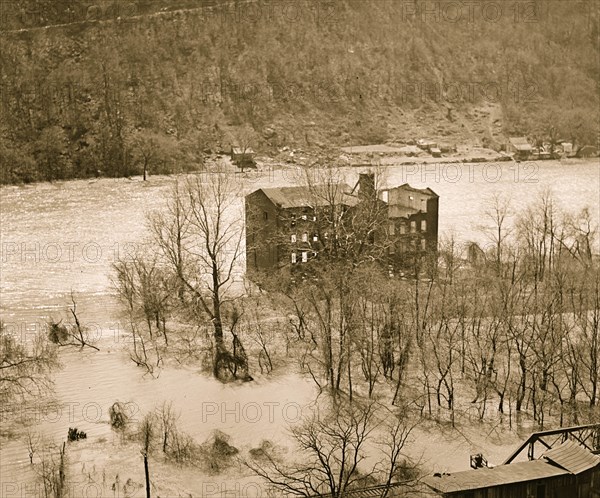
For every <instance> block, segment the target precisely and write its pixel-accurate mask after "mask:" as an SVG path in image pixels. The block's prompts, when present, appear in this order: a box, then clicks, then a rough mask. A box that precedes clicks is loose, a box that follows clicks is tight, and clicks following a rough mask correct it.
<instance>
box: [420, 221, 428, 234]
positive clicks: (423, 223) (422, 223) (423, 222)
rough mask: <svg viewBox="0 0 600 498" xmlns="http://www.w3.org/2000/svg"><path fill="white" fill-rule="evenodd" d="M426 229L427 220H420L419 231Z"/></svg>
mask: <svg viewBox="0 0 600 498" xmlns="http://www.w3.org/2000/svg"><path fill="white" fill-rule="evenodd" d="M426 231H427V220H421V232H426Z"/></svg>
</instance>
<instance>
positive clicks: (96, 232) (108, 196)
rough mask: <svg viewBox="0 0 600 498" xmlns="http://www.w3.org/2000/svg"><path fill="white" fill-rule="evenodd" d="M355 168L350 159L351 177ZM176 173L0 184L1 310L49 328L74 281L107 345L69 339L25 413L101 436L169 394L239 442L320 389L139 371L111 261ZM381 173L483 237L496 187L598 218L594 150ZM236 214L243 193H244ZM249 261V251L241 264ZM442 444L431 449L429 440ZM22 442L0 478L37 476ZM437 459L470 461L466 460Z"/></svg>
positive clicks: (255, 184)
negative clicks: (114, 419)
mask: <svg viewBox="0 0 600 498" xmlns="http://www.w3.org/2000/svg"><path fill="white" fill-rule="evenodd" d="M358 172H359V170H358V169H351V168H348V169H347V170H345V171H344V174H345V176H346V180H347V181H348V183H351V184H352V183H353V182H354V181H355V180H356V177H357V175H358ZM297 176H298V175H297V174H296V173H294V172H291V171H282V170H267V171H263V172H262V173H259V174H252V175H245V176H243V175H240V177H239V178H240V186H241V187H242V189H243V190H244V191H245V192H249V191H252V190H254V189H255V188H259V187H271V186H282V185H285V184H288V183H289V182H293V181H295V180H297ZM173 182H174V179H173V178H169V177H152V178H150V180H149V181H148V182H145V183H144V182H141V181H140V180H139V179H137V178H135V179H133V180H127V179H118V180H113V179H102V180H97V181H71V182H64V183H55V184H38V185H31V186H17V187H3V188H2V189H1V190H0V213H1V217H0V224H1V246H2V261H1V266H0V270H1V292H2V295H1V297H2V303H1V312H2V313H1V316H2V319H3V320H4V321H5V322H6V323H7V326H8V327H9V329H10V330H11V331H12V332H13V333H15V334H17V335H18V336H19V337H21V338H23V339H24V340H26V339H27V337H30V335H31V334H35V333H38V332H39V331H41V330H43V326H44V323H45V322H46V320H47V319H48V318H53V319H60V318H63V317H64V318H67V313H68V311H67V306H68V304H69V299H68V296H69V293H70V292H71V291H73V292H74V293H75V295H76V296H77V301H78V311H79V313H80V317H81V319H82V321H83V322H84V323H85V324H86V325H88V326H89V327H91V328H92V329H93V330H94V331H95V333H96V334H97V335H98V336H99V337H101V340H100V344H99V345H100V347H101V351H100V352H93V351H86V352H76V351H68V352H67V351H65V352H63V353H62V356H61V359H62V363H63V365H64V369H63V370H61V371H60V372H59V373H58V374H57V376H56V379H55V386H56V401H57V403H58V405H51V406H50V407H45V408H43V407H42V406H41V405H35V404H34V406H33V407H29V408H28V409H27V410H26V411H27V413H26V414H25V415H26V416H27V417H29V418H30V419H34V420H35V421H36V424H37V425H39V429H40V431H41V432H43V433H44V434H46V435H47V436H48V437H54V438H55V439H56V440H60V439H63V438H64V436H65V435H66V430H67V429H68V427H69V426H75V425H77V426H78V427H79V428H80V429H82V430H84V431H86V432H88V434H91V435H94V437H100V436H103V435H104V436H106V437H109V436H110V430H109V427H108V425H107V423H106V421H107V409H108V407H109V406H110V404H111V403H112V402H113V401H115V400H121V401H130V402H131V404H130V405H129V407H130V409H131V411H132V413H134V414H136V415H139V414H141V413H143V412H145V411H147V410H149V409H151V408H153V407H154V406H156V405H157V404H159V403H160V402H162V401H164V400H172V401H173V403H174V406H175V407H176V408H177V409H178V410H180V411H181V413H182V418H181V426H182V428H183V429H184V430H186V431H187V432H189V433H190V434H191V435H192V436H194V437H195V438H196V439H198V440H203V439H204V438H205V437H206V436H207V435H208V433H209V432H210V431H211V430H212V429H215V428H219V429H221V430H223V431H225V432H227V433H228V434H230V435H231V436H232V438H233V440H234V442H235V443H236V444H248V445H254V444H257V443H258V442H259V441H260V440H261V439H265V438H267V439H277V438H278V437H283V435H284V433H285V427H286V425H287V423H288V422H293V421H294V420H296V419H297V416H298V410H297V408H298V406H306V405H308V404H309V403H310V402H311V400H312V398H313V397H314V390H313V387H312V383H311V382H310V380H307V379H303V378H301V377H299V376H298V375H295V374H291V373H290V374H287V375H284V376H282V377H280V378H277V379H258V380H257V382H254V383H252V384H247V385H243V386H222V385H220V384H218V383H216V382H215V381H213V380H212V379H210V378H208V377H207V376H206V375H204V374H202V373H200V372H198V368H197V366H194V365H189V366H185V367H181V368H179V369H175V368H170V369H165V370H164V371H163V372H162V373H161V375H160V377H159V378H158V379H151V378H148V377H144V376H143V375H142V372H141V371H140V370H139V369H137V368H136V367H135V366H134V364H133V363H131V362H130V361H129V360H128V359H127V357H126V354H125V353H124V351H123V350H122V346H123V340H124V335H123V331H124V329H123V325H122V324H121V322H120V319H119V312H118V306H117V304H116V302H115V299H114V297H113V296H112V294H113V290H112V287H111V265H112V263H113V262H114V261H115V260H116V259H117V258H118V257H119V256H126V255H127V253H128V252H130V251H132V250H133V248H134V247H135V246H136V245H139V244H141V243H142V242H143V241H144V236H145V234H146V226H145V214H146V213H148V212H150V211H153V210H157V209H161V208H162V207H163V206H164V202H165V195H166V194H168V192H169V188H170V186H171V185H172V184H173ZM386 182H387V183H388V184H389V185H397V184H400V183H405V182H408V183H410V184H411V185H413V186H415V187H424V186H429V187H431V188H432V189H433V190H434V191H436V192H437V193H438V194H439V195H440V235H442V236H443V235H444V234H448V233H450V232H454V233H455V235H456V236H457V238H458V239H459V240H460V241H463V242H466V241H468V240H477V241H479V242H486V239H485V236H484V235H483V234H482V233H481V231H480V228H481V225H485V224H486V221H485V219H484V217H483V216H482V212H483V211H484V210H485V209H486V207H487V206H489V203H490V199H491V197H492V196H493V195H495V194H502V193H504V194H509V195H510V197H511V199H512V205H513V207H514V209H515V211H516V212H518V211H520V210H522V209H523V207H524V206H526V205H527V204H528V203H530V202H531V201H533V200H534V199H535V198H536V197H537V196H538V195H539V194H540V193H541V192H543V191H544V190H547V189H551V190H552V191H553V193H554V195H555V198H556V199H557V201H558V203H559V204H560V205H561V206H562V207H565V208H568V209H569V210H579V209H581V208H583V207H585V206H589V207H590V208H591V211H592V215H593V216H594V217H595V220H596V221H598V216H599V215H598V211H599V206H600V201H599V199H598V193H599V192H600V168H599V165H598V162H597V161H573V162H568V163H561V162H558V161H552V162H544V163H539V164H535V165H533V166H532V165H527V164H524V163H521V165H517V164H513V163H498V164H497V165H492V166H490V165H462V164H461V165H458V167H457V166H450V165H440V164H437V165H431V164H430V165H427V166H424V165H423V166H404V167H389V168H387V170H386ZM239 206H240V215H241V213H242V206H243V203H242V197H240V199H239ZM238 271H239V273H240V274H242V273H243V263H242V264H241V265H240V267H239V268H238ZM434 453H435V452H434ZM27 460H28V457H27V452H26V450H25V447H24V445H23V443H22V442H20V441H12V442H5V443H4V445H3V448H2V454H1V466H0V467H1V470H0V480H2V481H3V482H7V481H10V480H13V481H14V480H18V481H23V480H26V479H29V478H31V475H30V474H29V467H28V464H27ZM456 460H457V459H455V461H448V462H437V463H438V465H443V464H444V463H446V464H447V468H449V469H451V470H453V469H454V468H463V467H464V462H463V461H462V460H463V459H461V461H460V462H458V461H456Z"/></svg>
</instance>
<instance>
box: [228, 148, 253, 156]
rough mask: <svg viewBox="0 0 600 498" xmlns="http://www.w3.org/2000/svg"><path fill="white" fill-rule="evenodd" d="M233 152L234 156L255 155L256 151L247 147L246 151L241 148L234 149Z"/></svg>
mask: <svg viewBox="0 0 600 498" xmlns="http://www.w3.org/2000/svg"><path fill="white" fill-rule="evenodd" d="M231 151H232V152H233V153H234V154H254V150H252V149H251V148H250V147H246V149H242V148H241V147H232V148H231Z"/></svg>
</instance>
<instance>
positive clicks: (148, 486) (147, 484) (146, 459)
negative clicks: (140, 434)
mask: <svg viewBox="0 0 600 498" xmlns="http://www.w3.org/2000/svg"><path fill="white" fill-rule="evenodd" d="M144 474H145V475H146V498H150V472H149V471H148V454H144Z"/></svg>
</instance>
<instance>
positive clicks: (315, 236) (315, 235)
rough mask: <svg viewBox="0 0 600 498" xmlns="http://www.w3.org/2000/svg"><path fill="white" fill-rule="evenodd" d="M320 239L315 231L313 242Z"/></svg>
mask: <svg viewBox="0 0 600 498" xmlns="http://www.w3.org/2000/svg"><path fill="white" fill-rule="evenodd" d="M318 241H319V236H318V235H317V234H316V233H315V234H314V235H313V242H318Z"/></svg>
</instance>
